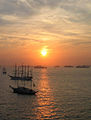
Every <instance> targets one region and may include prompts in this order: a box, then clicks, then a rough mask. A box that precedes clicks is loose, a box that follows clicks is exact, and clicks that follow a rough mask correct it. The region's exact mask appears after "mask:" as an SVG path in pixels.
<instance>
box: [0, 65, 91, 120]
mask: <svg viewBox="0 0 91 120" xmlns="http://www.w3.org/2000/svg"><path fill="white" fill-rule="evenodd" d="M11 73H12V68H7V74H6V75H3V74H2V69H1V68H0V120H91V68H62V67H60V68H48V69H34V70H33V76H34V82H35V84H36V87H35V89H37V90H38V91H39V92H38V93H37V94H36V95H35V96H29V95H18V94H15V93H12V90H11V89H10V88H9V85H12V86H15V82H14V81H12V80H10V79H9V77H8V74H11ZM29 85H30V83H29V82H27V83H26V86H28V87H29Z"/></svg>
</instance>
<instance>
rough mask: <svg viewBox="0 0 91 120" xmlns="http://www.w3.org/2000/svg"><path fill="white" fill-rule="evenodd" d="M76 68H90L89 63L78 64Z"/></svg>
mask: <svg viewBox="0 0 91 120" xmlns="http://www.w3.org/2000/svg"><path fill="white" fill-rule="evenodd" d="M76 68H90V66H89V65H78V66H76Z"/></svg>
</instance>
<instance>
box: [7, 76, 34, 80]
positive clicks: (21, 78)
mask: <svg viewBox="0 0 91 120" xmlns="http://www.w3.org/2000/svg"><path fill="white" fill-rule="evenodd" d="M9 77H10V78H11V80H26V81H31V80H32V77H16V76H10V75H9Z"/></svg>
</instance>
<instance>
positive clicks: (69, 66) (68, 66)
mask: <svg viewBox="0 0 91 120" xmlns="http://www.w3.org/2000/svg"><path fill="white" fill-rule="evenodd" d="M64 67H67V68H73V67H74V66H72V65H66V66H64Z"/></svg>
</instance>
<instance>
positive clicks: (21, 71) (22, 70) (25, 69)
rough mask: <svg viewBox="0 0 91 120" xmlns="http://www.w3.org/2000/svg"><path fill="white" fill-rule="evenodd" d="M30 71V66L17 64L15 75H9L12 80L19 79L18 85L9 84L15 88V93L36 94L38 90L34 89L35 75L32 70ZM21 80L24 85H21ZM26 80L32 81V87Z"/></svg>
mask: <svg viewBox="0 0 91 120" xmlns="http://www.w3.org/2000/svg"><path fill="white" fill-rule="evenodd" d="M29 73H30V67H29V66H23V65H22V66H16V65H15V69H14V76H11V75H9V77H10V78H11V79H12V80H15V81H16V80H17V87H13V86H11V85H9V87H10V88H11V89H12V90H13V92H14V93H17V94H23V95H34V94H35V93H37V92H38V91H35V90H33V87H34V86H35V84H34V82H33V77H32V71H31V74H29ZM19 80H20V81H21V82H23V83H24V84H23V87H22V86H21V85H19ZM26 81H29V82H31V88H27V87H26V84H25V83H26Z"/></svg>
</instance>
